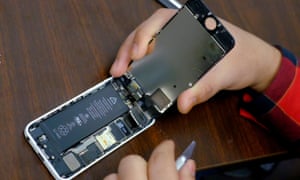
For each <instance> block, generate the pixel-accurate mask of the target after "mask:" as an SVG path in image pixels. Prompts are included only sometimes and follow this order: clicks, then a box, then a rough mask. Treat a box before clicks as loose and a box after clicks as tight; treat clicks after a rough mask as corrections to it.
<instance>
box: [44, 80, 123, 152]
mask: <svg viewBox="0 0 300 180" xmlns="http://www.w3.org/2000/svg"><path fill="white" fill-rule="evenodd" d="M128 110H129V108H128V106H127V105H126V104H124V102H123V100H122V99H121V97H120V96H119V94H118V92H116V91H115V89H114V88H113V86H112V84H111V83H110V82H109V83H107V84H105V85H104V87H103V88H102V89H99V90H97V91H96V92H95V93H93V94H90V95H88V96H86V97H84V98H82V99H81V100H78V101H77V102H76V103H74V104H72V105H69V106H67V107H65V108H64V109H63V110H62V111H60V112H58V113H56V114H55V115H53V116H51V117H49V118H48V119H46V120H45V121H43V122H42V123H41V124H40V127H41V129H42V130H43V131H44V133H45V135H46V136H47V137H48V139H49V140H50V141H52V142H53V144H55V148H56V149H57V151H59V152H63V151H65V150H66V149H68V148H70V147H71V146H73V145H74V144H76V143H78V142H79V141H80V140H82V139H84V138H85V137H87V136H89V135H91V134H92V133H94V132H96V131H97V130H99V129H101V128H102V127H104V126H105V125H107V124H109V123H110V122H111V121H112V120H114V119H116V118H118V117H119V116H121V115H122V114H124V113H125V112H127V111H128Z"/></svg>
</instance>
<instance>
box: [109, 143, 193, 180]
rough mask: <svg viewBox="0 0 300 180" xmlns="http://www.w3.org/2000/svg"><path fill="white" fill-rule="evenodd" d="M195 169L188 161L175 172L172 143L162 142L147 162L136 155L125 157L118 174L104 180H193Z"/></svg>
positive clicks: (190, 161) (191, 162) (191, 161)
mask: <svg viewBox="0 0 300 180" xmlns="http://www.w3.org/2000/svg"><path fill="white" fill-rule="evenodd" d="M195 169H196V167H195V162H194V161H193V160H188V161H187V163H186V164H185V165H184V166H183V167H182V168H181V169H180V171H177V170H176V165H175V155H174V143H173V141H164V142H163V143H161V144H160V145H159V146H157V147H156V148H155V149H154V151H153V152H152V154H151V157H150V159H149V161H148V162H146V161H145V160H144V159H143V158H142V157H140V156H137V155H129V156H126V157H125V158H123V159H122V160H121V162H120V164H119V168H118V173H115V174H110V175H108V176H106V177H105V178H104V180H156V179H174V180H194V179H195Z"/></svg>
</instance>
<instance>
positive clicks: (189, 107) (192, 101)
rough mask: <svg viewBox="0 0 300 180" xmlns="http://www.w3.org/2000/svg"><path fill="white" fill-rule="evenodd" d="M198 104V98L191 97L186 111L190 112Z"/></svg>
mask: <svg viewBox="0 0 300 180" xmlns="http://www.w3.org/2000/svg"><path fill="white" fill-rule="evenodd" d="M196 104H197V98H196V97H190V98H189V99H188V100H187V102H186V110H187V112H189V111H190V110H191V109H192V108H193V107H194V106H195V105H196Z"/></svg>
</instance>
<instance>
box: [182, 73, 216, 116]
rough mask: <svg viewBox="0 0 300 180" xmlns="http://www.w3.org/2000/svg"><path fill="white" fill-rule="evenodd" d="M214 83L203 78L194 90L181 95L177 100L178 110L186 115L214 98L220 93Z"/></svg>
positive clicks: (191, 89) (188, 90)
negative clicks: (196, 106)
mask: <svg viewBox="0 0 300 180" xmlns="http://www.w3.org/2000/svg"><path fill="white" fill-rule="evenodd" d="M213 82H214V81H211V80H209V79H206V78H205V77H203V78H202V79H201V80H199V81H198V82H197V83H196V84H195V85H194V86H193V87H192V88H189V89H187V90H185V91H184V92H183V93H181V94H180V96H179V97H178V100H177V106H178V110H179V111H180V112H181V113H183V114H186V113H188V112H189V111H190V110H191V109H192V108H193V107H194V106H195V105H197V104H200V103H203V102H205V101H207V100H208V99H210V98H211V97H212V96H214V95H215V94H216V93H217V92H218V91H219V88H217V86H216V84H215V83H213Z"/></svg>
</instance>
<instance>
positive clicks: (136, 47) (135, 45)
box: [131, 43, 139, 59]
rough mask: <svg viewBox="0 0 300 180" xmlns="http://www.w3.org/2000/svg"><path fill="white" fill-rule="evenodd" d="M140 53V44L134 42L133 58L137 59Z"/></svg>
mask: <svg viewBox="0 0 300 180" xmlns="http://www.w3.org/2000/svg"><path fill="white" fill-rule="evenodd" d="M138 53H139V48H138V45H137V44H136V43H134V44H133V46H132V57H131V58H132V59H136V57H137V56H138Z"/></svg>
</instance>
